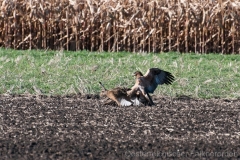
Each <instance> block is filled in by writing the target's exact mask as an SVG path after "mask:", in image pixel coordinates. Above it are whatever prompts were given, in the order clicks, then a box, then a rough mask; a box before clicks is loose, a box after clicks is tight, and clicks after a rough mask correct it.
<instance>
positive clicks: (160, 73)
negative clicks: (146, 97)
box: [144, 68, 174, 93]
mask: <svg viewBox="0 0 240 160" xmlns="http://www.w3.org/2000/svg"><path fill="white" fill-rule="evenodd" d="M144 77H145V79H146V80H148V81H149V83H148V85H147V86H145V91H146V92H148V93H153V92H154V91H155V89H156V88H157V86H158V85H162V84H167V85H169V84H172V82H173V81H174V76H173V75H172V74H171V73H170V72H167V71H164V70H161V69H158V68H151V69H149V70H148V72H147V73H146V74H145V75H144Z"/></svg>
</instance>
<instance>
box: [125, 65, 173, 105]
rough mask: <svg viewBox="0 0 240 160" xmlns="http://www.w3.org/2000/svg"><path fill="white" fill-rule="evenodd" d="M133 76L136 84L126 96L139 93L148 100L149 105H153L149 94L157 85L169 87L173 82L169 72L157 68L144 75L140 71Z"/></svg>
mask: <svg viewBox="0 0 240 160" xmlns="http://www.w3.org/2000/svg"><path fill="white" fill-rule="evenodd" d="M134 76H135V78H136V83H135V85H134V86H133V87H132V88H131V91H128V94H132V93H134V92H139V91H141V92H142V94H143V95H145V97H146V98H148V99H149V102H150V104H151V105H154V103H153V101H152V98H151V97H150V95H149V93H153V92H154V91H155V89H156V88H157V86H158V85H162V84H167V85H169V84H172V82H173V81H174V76H173V75H172V74H171V73H170V72H167V71H164V70H161V69H159V68H150V69H148V71H147V72H146V73H145V75H143V74H142V73H141V72H140V71H136V72H135V73H134Z"/></svg>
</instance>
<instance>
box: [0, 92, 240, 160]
mask: <svg viewBox="0 0 240 160" xmlns="http://www.w3.org/2000/svg"><path fill="white" fill-rule="evenodd" d="M153 101H154V102H155V104H156V106H153V107H149V106H140V107H133V106H132V107H118V106H116V105H114V104H113V105H104V103H103V100H102V99H100V98H99V97H98V96H97V95H84V96H83V95H71V96H40V95H39V96H38V95H35V96H34V95H0V117H1V119H0V157H1V159H94V158H95V159H175V158H178V159H193V158H194V159H204V158H206V159H229V158H231V159H238V158H240V127H239V126H240V112H239V111H240V100H227V99H209V100H203V99H192V98H189V97H184V96H183V97H179V98H173V99H171V98H170V97H160V96H153Z"/></svg>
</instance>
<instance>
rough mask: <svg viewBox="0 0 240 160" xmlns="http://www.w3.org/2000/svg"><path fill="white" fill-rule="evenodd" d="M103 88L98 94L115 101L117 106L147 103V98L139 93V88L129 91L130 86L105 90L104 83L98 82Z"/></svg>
mask: <svg viewBox="0 0 240 160" xmlns="http://www.w3.org/2000/svg"><path fill="white" fill-rule="evenodd" d="M99 83H100V85H101V86H102V87H103V88H104V90H103V91H102V92H101V93H100V96H101V97H102V96H107V97H108V98H110V99H111V100H113V101H115V102H116V103H117V104H118V106H131V105H135V106H139V105H140V104H141V103H143V104H145V105H147V104H148V99H146V98H145V96H144V95H143V94H142V93H141V91H140V90H135V91H133V92H130V91H131V89H130V88H125V87H116V88H113V89H111V90H107V89H106V88H105V87H104V85H103V84H102V83H101V82H99Z"/></svg>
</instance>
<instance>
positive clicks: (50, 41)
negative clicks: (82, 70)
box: [0, 0, 240, 54]
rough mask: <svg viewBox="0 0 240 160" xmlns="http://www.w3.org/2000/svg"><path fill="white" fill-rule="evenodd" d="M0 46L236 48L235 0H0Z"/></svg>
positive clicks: (239, 22)
mask: <svg viewBox="0 0 240 160" xmlns="http://www.w3.org/2000/svg"><path fill="white" fill-rule="evenodd" d="M0 7H1V8H0V47H5V48H14V49H52V50H58V49H64V50H84V49H85V50H90V51H108V52H111V51H113V52H118V51H130V52H168V51H177V52H187V53H188V52H195V53H226V54H232V53H235V54H239V53H240V2H239V1H238V0H227V1H226V0H69V1H68V0H0Z"/></svg>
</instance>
